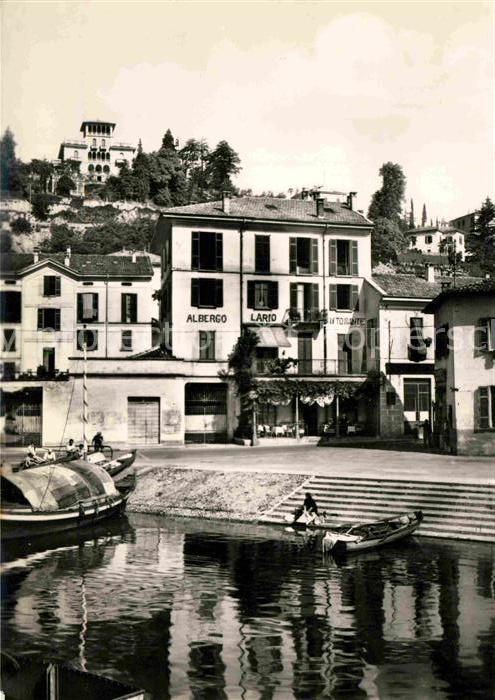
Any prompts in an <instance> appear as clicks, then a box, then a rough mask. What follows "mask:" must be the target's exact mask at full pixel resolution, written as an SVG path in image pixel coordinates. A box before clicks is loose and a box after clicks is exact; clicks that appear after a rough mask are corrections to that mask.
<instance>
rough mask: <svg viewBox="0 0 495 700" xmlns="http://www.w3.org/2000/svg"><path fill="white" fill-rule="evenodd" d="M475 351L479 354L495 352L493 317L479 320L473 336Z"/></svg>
mask: <svg viewBox="0 0 495 700" xmlns="http://www.w3.org/2000/svg"><path fill="white" fill-rule="evenodd" d="M475 343H476V349H477V350H480V351H481V352H493V351H494V350H495V317H494V318H480V320H479V321H478V327H477V329H476V334H475Z"/></svg>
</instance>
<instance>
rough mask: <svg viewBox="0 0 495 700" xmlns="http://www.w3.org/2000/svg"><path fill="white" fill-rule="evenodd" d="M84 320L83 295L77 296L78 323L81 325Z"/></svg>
mask: <svg viewBox="0 0 495 700" xmlns="http://www.w3.org/2000/svg"><path fill="white" fill-rule="evenodd" d="M82 318H83V295H82V294H78V295H77V321H78V323H81V321H82Z"/></svg>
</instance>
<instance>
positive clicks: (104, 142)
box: [101, 139, 107, 148]
mask: <svg viewBox="0 0 495 700" xmlns="http://www.w3.org/2000/svg"><path fill="white" fill-rule="evenodd" d="M101 145H102V148H105V147H106V145H107V142H106V141H105V139H102V140H101Z"/></svg>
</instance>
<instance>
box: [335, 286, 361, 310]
mask: <svg viewBox="0 0 495 700" xmlns="http://www.w3.org/2000/svg"><path fill="white" fill-rule="evenodd" d="M329 308H330V309H331V310H334V311H359V287H358V286H357V284H331V285H330V288H329Z"/></svg>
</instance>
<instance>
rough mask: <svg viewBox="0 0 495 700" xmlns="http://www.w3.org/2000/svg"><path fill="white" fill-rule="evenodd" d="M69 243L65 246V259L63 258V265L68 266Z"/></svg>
mask: <svg viewBox="0 0 495 700" xmlns="http://www.w3.org/2000/svg"><path fill="white" fill-rule="evenodd" d="M70 253H71V250H70V245H69V246H67V250H66V251H65V260H64V265H65V267H70Z"/></svg>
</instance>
